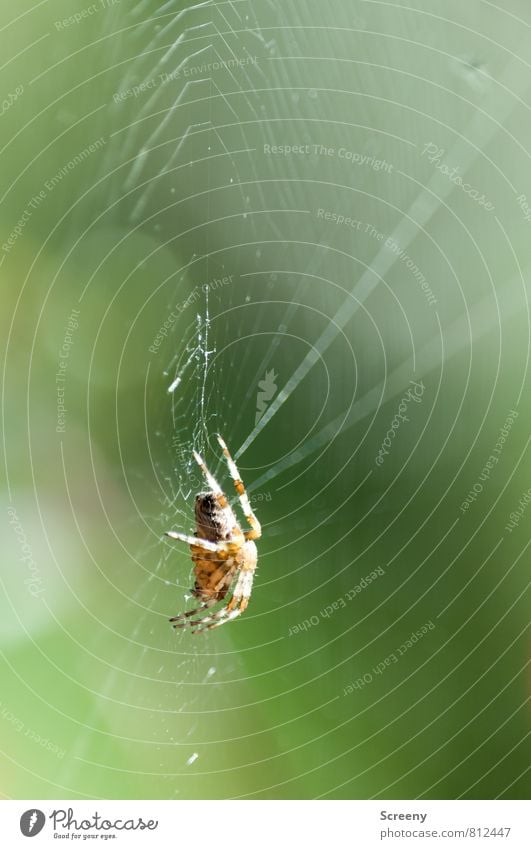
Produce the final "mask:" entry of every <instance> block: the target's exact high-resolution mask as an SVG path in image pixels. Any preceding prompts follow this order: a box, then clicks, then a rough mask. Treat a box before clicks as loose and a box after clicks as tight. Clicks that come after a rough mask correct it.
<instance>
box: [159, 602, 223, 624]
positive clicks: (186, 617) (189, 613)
mask: <svg viewBox="0 0 531 849" xmlns="http://www.w3.org/2000/svg"><path fill="white" fill-rule="evenodd" d="M215 603H216V600H215V599H210V600H209V601H202V602H201V604H199V605H198V606H197V607H194V608H193V610H187V611H186V613H178V614H177V616H172V617H171V619H170V620H169V621H170V622H175V623H176V624H175V625H174V626H173V627H174V628H186V626H187V625H189V624H190V617H191V616H195V615H196V613H201V611H203V610H205V608H208V607H212V605H213V604H215ZM179 620H182V621H179Z"/></svg>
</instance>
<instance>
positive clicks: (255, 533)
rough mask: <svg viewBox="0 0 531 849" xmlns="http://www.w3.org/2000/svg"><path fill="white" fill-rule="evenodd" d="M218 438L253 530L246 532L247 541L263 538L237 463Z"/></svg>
mask: <svg viewBox="0 0 531 849" xmlns="http://www.w3.org/2000/svg"><path fill="white" fill-rule="evenodd" d="M217 437H218V442H219V444H220V445H221V447H222V449H223V453H224V455H225V458H226V460H227V465H228V467H229V472H230V475H231V477H232V480H233V481H234V486H235V489H236V492H237V493H238V496H239V499H240V504H241V505H242V510H243V512H244V514H245V518H246V519H247V521H248V523H249V524H250V526H251V530H250V531H246V532H245V539H246V540H249V539H258V537H261V536H262V527H261V525H260V522H259V521H258V519H257V518H256V516H255V515H254V513H253V511H252V509H251V505H250V503H249V496H248V495H247V493H246V491H245V486H244V485H243V481H242V479H241V477H240V473H239V471H238V467H237V465H236V463H235V462H234V460H233V459H232V456H231V454H230V452H229V449H228V448H227V446H226V444H225V440H224V439H223V438H222V437H221V436H220V435H219V433H218V434H217Z"/></svg>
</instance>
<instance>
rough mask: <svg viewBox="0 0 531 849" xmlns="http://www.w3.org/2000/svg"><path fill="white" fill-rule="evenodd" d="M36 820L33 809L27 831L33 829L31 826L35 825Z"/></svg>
mask: <svg viewBox="0 0 531 849" xmlns="http://www.w3.org/2000/svg"><path fill="white" fill-rule="evenodd" d="M36 822H37V811H33V813H32V815H31V817H30V819H29V828H28V831H29V832H32V831H33V826H34V825H35V823H36Z"/></svg>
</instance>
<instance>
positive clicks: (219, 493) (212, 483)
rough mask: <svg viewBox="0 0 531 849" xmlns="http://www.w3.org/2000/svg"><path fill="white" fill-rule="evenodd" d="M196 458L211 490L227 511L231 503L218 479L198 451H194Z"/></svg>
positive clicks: (222, 507)
mask: <svg viewBox="0 0 531 849" xmlns="http://www.w3.org/2000/svg"><path fill="white" fill-rule="evenodd" d="M194 458H195V461H196V463H197V465H198V466H199V468H200V469H201V471H202V472H203V474H204V476H205V478H206V480H207V483H208V485H209V487H210V490H211V491H212V492H213V493H214V495H215V496H216V498H217V502H218V504H219V506H220V507H221V509H222V510H225V509H226V508H228V507H229V502H228V501H227V496H226V495H225V493H224V492H223V490H222V489H221V487H220V485H219V483H218V482H217V480H216V478H215V477H214V475H213V474H212V473H211V472H210V471H209V470H208V468H207V464H206V463H205V461H204V460H203V458H202V457H201V455H200V454H198V453H197V451H194Z"/></svg>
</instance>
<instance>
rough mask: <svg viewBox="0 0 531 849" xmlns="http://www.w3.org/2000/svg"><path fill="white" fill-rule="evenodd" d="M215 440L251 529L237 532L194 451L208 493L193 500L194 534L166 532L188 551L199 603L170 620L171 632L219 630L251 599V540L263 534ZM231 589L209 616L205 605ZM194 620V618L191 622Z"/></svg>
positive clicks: (234, 469)
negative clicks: (228, 594) (190, 554)
mask: <svg viewBox="0 0 531 849" xmlns="http://www.w3.org/2000/svg"><path fill="white" fill-rule="evenodd" d="M217 438H218V442H219V444H220V445H221V448H222V449H223V453H224V455H225V457H226V460H227V465H228V467H229V472H230V474H231V477H232V479H233V481H234V486H235V487H236V492H237V493H238V496H239V499H240V504H241V506H242V510H243V512H244V514H245V518H246V519H247V522H248V523H249V525H250V526H251V530H249V531H242V529H241V528H240V525H239V524H238V520H237V519H236V516H235V515H234V513H233V511H232V508H231V507H230V505H229V502H228V500H227V496H226V495H225V494H224V492H223V490H222V489H221V487H220V485H219V484H218V482H217V481H216V479H215V478H214V476H213V475H211V473H210V472H209V470H208V469H207V467H206V465H205V461H204V460H203V459H202V457H201V456H200V455H199V454H198V453H197V451H194V452H193V453H194V458H195V460H196V462H197V464H198V465H199V467H200V469H201V471H202V472H203V474H204V476H205V478H206V480H207V483H208V486H209V489H208V491H207V492H200V493H199V494H198V495H196V497H195V521H196V532H195V533H196V535H195V536H188V535H187V534H181V533H179V532H177V531H167V532H166V536H168V537H171V539H178V540H180V541H181V542H186V543H187V544H188V545H189V546H190V551H191V552H192V560H193V562H194V564H195V568H194V571H195V584H194V587H193V589H192V591H191V592H192V595H194V596H195V598H198V599H199V600H200V602H201V603H200V604H199V605H198V606H197V607H194V608H193V610H188V611H187V612H186V613H179V614H178V615H177V616H173V617H172V618H171V619H170V622H174V623H175V624H174V626H173V627H174V628H186V627H187V626H191V627H192V628H193V631H192V633H193V634H196V633H200V632H202V631H209V630H211V629H212V628H218V627H219V626H220V625H224V624H225V623H226V622H230V620H231V619H236V617H237V616H240V614H241V613H243V611H244V610H245V608H246V607H247V605H248V603H249V598H250V597H251V590H252V586H253V577H254V572H255V569H256V561H257V558H258V554H257V551H256V545H255V544H254V542H253V540H255V539H258V538H259V537H260V536H261V535H262V529H261V527H260V522H259V521H258V519H257V518H256V516H255V515H254V513H253V511H252V510H251V505H250V504H249V498H248V496H247V493H246V491H245V487H244V485H243V483H242V480H241V478H240V474H239V472H238V469H237V467H236V463H235V462H234V460H233V459H232V457H231V455H230V453H229V449H228V448H227V446H226V445H225V442H224V440H223V439H222V438H221V436H220V435H219V434H217ZM231 585H233V586H234V589H233V592H232V597H231V599H230V601H229V602H228V604H227V605H226V606H225V607H222V608H220V609H219V610H217V611H216V612H215V613H212V614H208V612H207V611H208V609H209V608H210V607H213V606H214V605H215V604H217V603H218V602H219V601H223V599H224V598H225V596H226V595H227V593H228V592H229V590H230V588H231ZM201 614H202V615H201ZM196 616H197V618H194V617H196Z"/></svg>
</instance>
